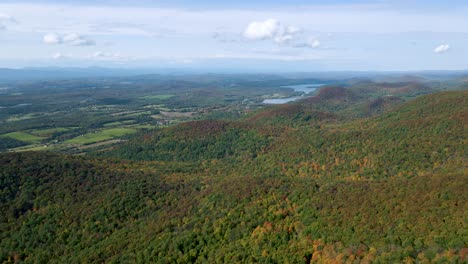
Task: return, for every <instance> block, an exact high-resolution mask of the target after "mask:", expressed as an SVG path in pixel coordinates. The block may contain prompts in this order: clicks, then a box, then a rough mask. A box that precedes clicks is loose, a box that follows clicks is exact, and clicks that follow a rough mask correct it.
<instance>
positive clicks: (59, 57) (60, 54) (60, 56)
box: [52, 52, 66, 60]
mask: <svg viewBox="0 0 468 264" xmlns="http://www.w3.org/2000/svg"><path fill="white" fill-rule="evenodd" d="M65 57H66V56H65V55H63V54H62V53H60V52H57V53H55V54H54V55H53V56H52V58H54V59H56V60H59V59H63V58H65Z"/></svg>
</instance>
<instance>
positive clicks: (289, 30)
mask: <svg viewBox="0 0 468 264" xmlns="http://www.w3.org/2000/svg"><path fill="white" fill-rule="evenodd" d="M300 31H301V30H300V29H299V28H298V27H295V26H284V25H282V24H281V22H280V21H278V20H276V19H272V18H270V19H267V20H264V21H253V22H251V23H250V24H249V25H248V26H247V28H246V29H245V30H244V34H243V35H244V37H245V38H247V39H250V40H265V39H272V40H273V41H274V42H276V43H277V44H285V43H288V42H289V41H292V40H293V36H294V35H295V34H297V33H299V32H300Z"/></svg>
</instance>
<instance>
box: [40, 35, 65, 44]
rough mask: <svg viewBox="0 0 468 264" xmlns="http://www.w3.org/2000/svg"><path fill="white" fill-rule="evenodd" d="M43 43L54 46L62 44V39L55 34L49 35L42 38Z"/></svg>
mask: <svg viewBox="0 0 468 264" xmlns="http://www.w3.org/2000/svg"><path fill="white" fill-rule="evenodd" d="M42 42H44V43H45V44H49V45H53V44H59V43H62V39H61V38H60V36H59V35H57V34H55V33H49V34H46V35H44V37H43V38H42Z"/></svg>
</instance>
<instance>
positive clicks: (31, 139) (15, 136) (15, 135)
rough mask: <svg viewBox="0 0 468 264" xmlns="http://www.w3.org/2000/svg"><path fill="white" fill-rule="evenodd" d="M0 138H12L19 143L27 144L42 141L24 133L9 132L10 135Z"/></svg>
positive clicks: (40, 138)
mask: <svg viewBox="0 0 468 264" xmlns="http://www.w3.org/2000/svg"><path fill="white" fill-rule="evenodd" d="M0 137H9V138H13V139H16V140H19V141H24V142H28V143H38V142H40V141H41V140H42V139H44V138H43V137H38V136H34V135H31V134H28V133H25V132H11V133H7V134H3V135H0Z"/></svg>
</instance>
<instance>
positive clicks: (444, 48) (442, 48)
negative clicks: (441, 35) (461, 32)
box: [434, 44, 450, 53]
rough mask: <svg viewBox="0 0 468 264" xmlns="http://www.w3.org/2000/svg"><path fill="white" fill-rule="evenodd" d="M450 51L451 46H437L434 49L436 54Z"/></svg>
mask: <svg viewBox="0 0 468 264" xmlns="http://www.w3.org/2000/svg"><path fill="white" fill-rule="evenodd" d="M449 49H450V45H449V44H442V45H439V46H437V47H436V48H435V49H434V52H435V53H444V52H446V51H448V50H449Z"/></svg>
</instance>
